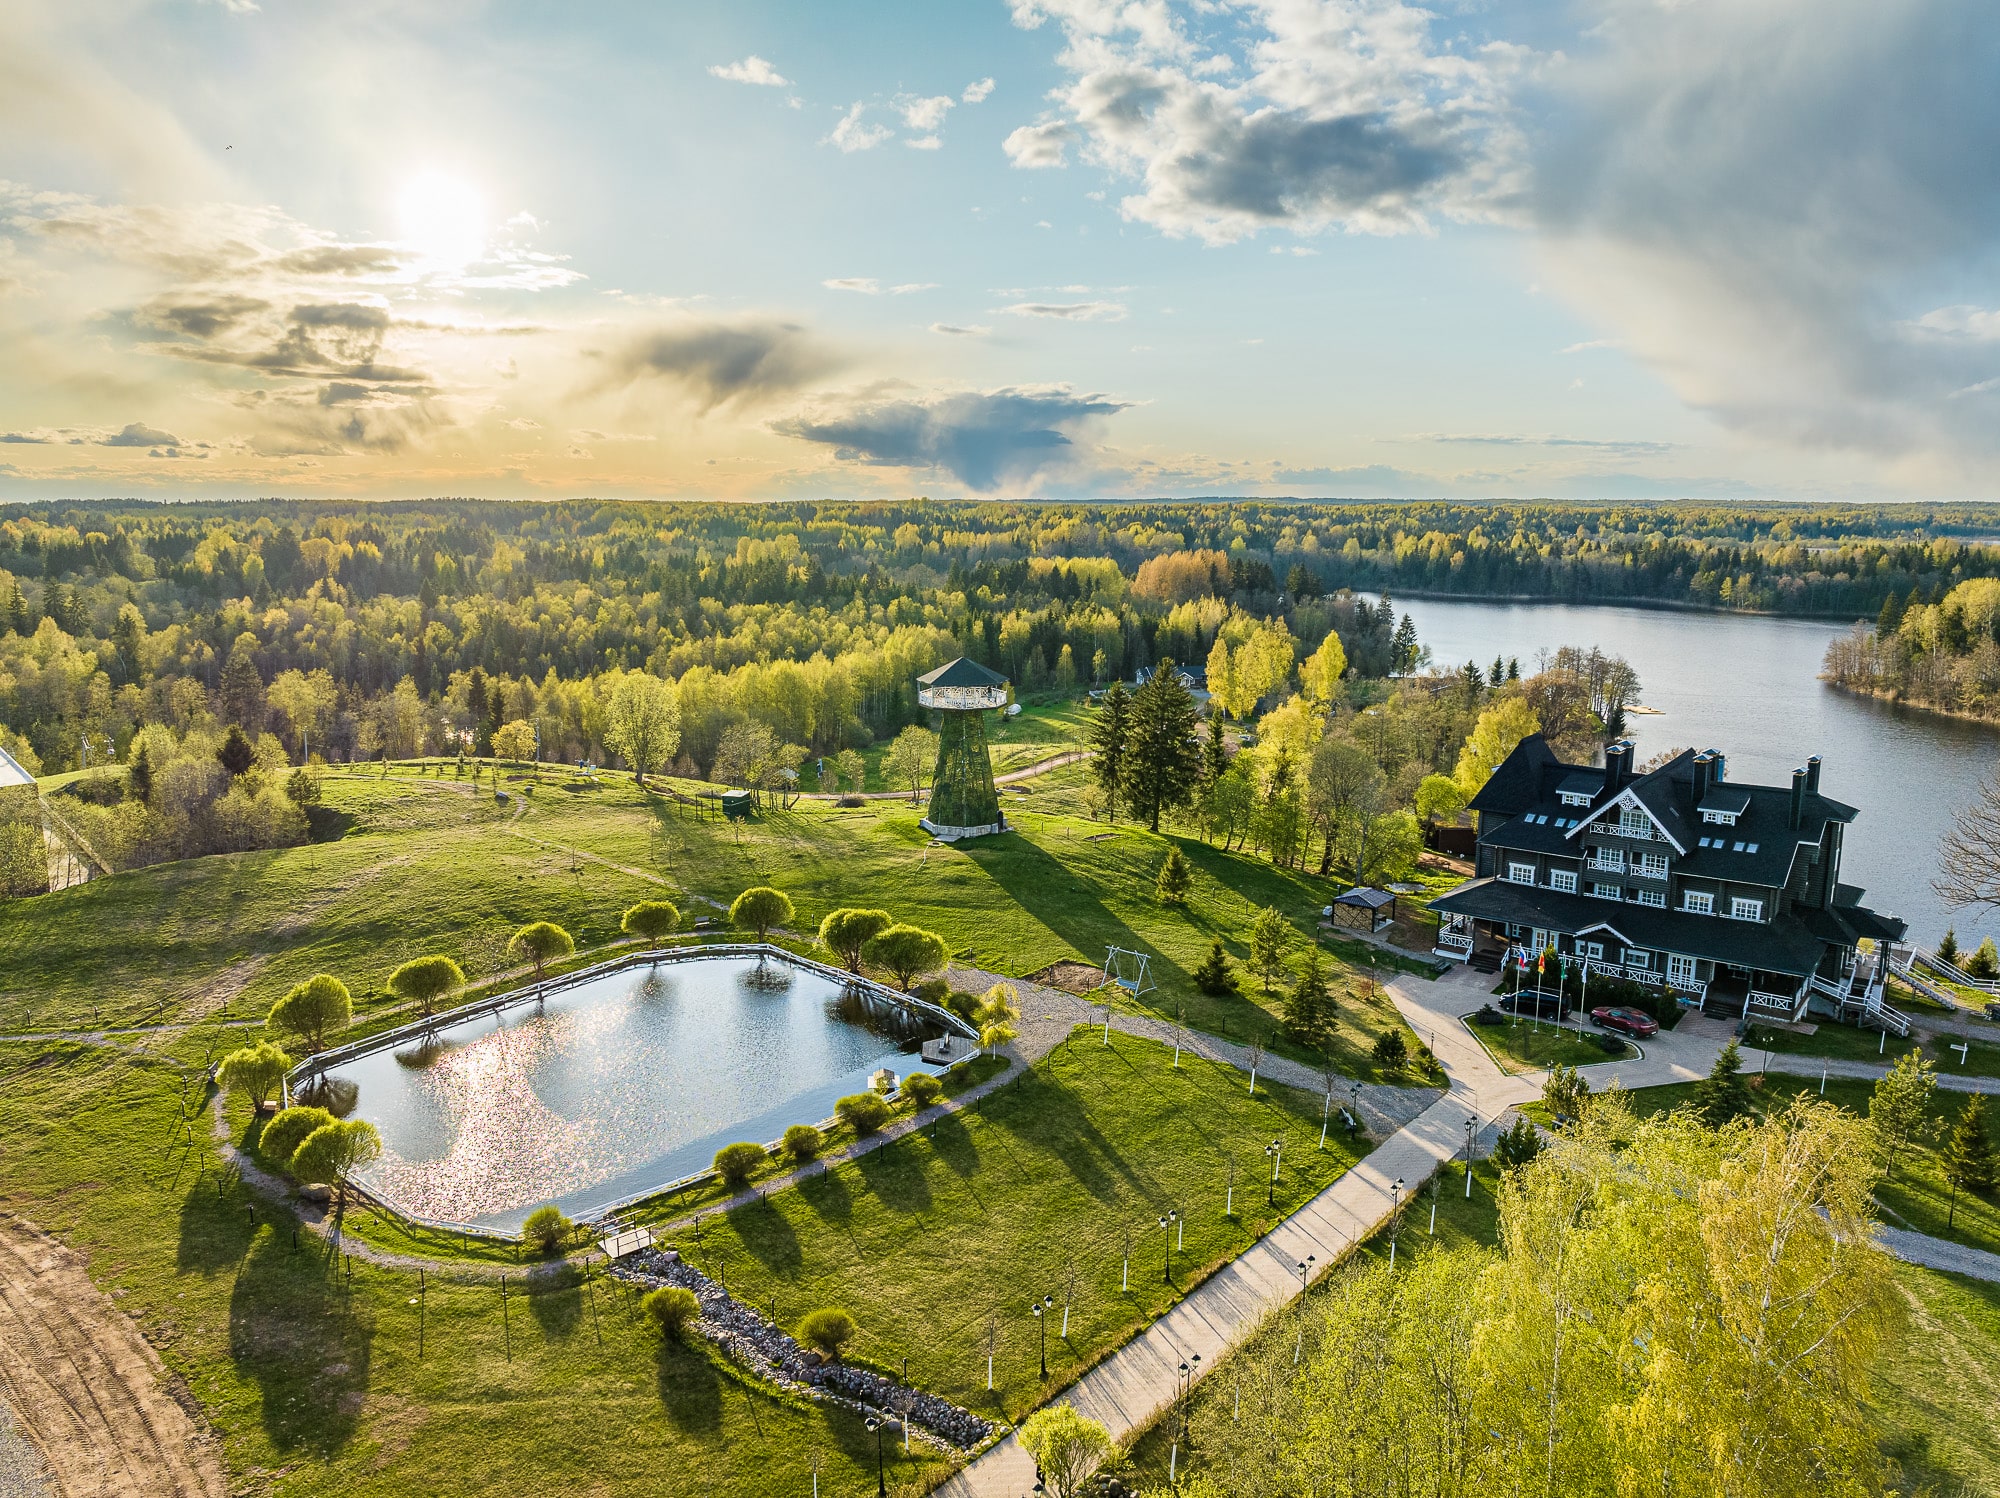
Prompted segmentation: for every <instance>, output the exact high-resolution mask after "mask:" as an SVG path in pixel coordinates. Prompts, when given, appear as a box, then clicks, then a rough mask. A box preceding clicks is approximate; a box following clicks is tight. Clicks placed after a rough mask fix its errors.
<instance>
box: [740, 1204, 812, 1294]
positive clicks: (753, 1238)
mask: <svg viewBox="0 0 2000 1498" xmlns="http://www.w3.org/2000/svg"><path fill="white" fill-rule="evenodd" d="M729 1225H730V1227H732V1228H734V1229H735V1230H736V1236H737V1237H738V1238H739V1239H741V1240H742V1243H743V1247H744V1248H745V1249H746V1250H748V1251H749V1254H750V1256H751V1257H752V1258H754V1259H755V1260H757V1262H758V1263H760V1264H762V1265H763V1266H764V1267H765V1268H766V1269H768V1270H770V1271H771V1273H772V1274H774V1275H782V1276H784V1277H785V1278H787V1279H791V1278H795V1277H796V1276H797V1275H798V1272H799V1270H800V1268H801V1267H803V1265H804V1264H805V1253H804V1251H803V1250H802V1249H801V1248H800V1247H799V1235H798V1232H797V1230H796V1229H795V1228H793V1226H792V1224H791V1221H790V1219H789V1218H787V1217H786V1216H785V1214H784V1213H782V1212H780V1211H779V1210H778V1209H777V1208H776V1207H774V1206H772V1205H771V1203H770V1201H769V1199H768V1198H765V1197H759V1198H758V1199H757V1200H756V1201H754V1202H751V1203H749V1204H747V1205H745V1206H741V1207H738V1208H737V1209H736V1210H735V1211H733V1212H731V1213H730V1214H729Z"/></svg>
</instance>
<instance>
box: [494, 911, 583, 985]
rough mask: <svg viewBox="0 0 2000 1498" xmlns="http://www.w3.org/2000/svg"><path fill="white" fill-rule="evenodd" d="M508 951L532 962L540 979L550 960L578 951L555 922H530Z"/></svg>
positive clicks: (509, 946)
mask: <svg viewBox="0 0 2000 1498" xmlns="http://www.w3.org/2000/svg"><path fill="white" fill-rule="evenodd" d="M507 950H508V951H510V952H513V953H515V954H516V955H518V956H521V957H525V958H527V959H528V960H529V961H530V962H532V963H533V964H534V965H535V976H536V977H537V978H539V977H541V976H542V971H543V969H545V968H546V967H547V966H548V965H549V961H550V959H552V958H556V957H567V956H569V954H570V953H572V952H574V951H575V950H576V943H575V941H573V940H572V939H571V938H570V934H569V933H568V932H567V931H565V930H563V928H562V927H560V926H558V925H557V924H556V923H555V922H554V921H530V922H529V923H528V924H527V925H525V926H523V927H522V928H521V929H520V930H519V931H516V932H515V933H514V935H513V937H512V938H511V939H510V940H509V941H508V943H507Z"/></svg>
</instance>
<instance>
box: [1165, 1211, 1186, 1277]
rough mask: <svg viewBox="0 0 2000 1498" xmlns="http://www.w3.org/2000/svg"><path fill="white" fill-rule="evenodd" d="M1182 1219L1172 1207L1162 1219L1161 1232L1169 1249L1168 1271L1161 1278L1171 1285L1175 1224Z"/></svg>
mask: <svg viewBox="0 0 2000 1498" xmlns="http://www.w3.org/2000/svg"><path fill="white" fill-rule="evenodd" d="M1180 1220H1181V1214H1180V1213H1179V1212H1177V1211H1175V1210H1174V1209H1173V1208H1171V1207H1169V1208H1168V1209H1167V1215H1166V1216H1165V1217H1162V1218H1161V1219H1160V1232H1161V1234H1162V1235H1163V1238H1162V1241H1163V1242H1164V1243H1165V1245H1166V1250H1167V1267H1166V1272H1165V1273H1164V1274H1163V1275H1162V1276H1161V1278H1163V1279H1164V1280H1165V1281H1166V1282H1167V1283H1168V1284H1170V1285H1171V1284H1172V1283H1173V1282H1174V1224H1175V1223H1177V1222H1179V1221H1180Z"/></svg>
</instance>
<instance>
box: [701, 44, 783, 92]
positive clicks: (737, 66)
mask: <svg viewBox="0 0 2000 1498" xmlns="http://www.w3.org/2000/svg"><path fill="white" fill-rule="evenodd" d="M708 71H709V72H710V73H711V74H713V75H714V76H715V77H717V78H720V79H722V80H723V81H724V82H726V83H754V84H758V85H761V86H762V87H764V88H790V87H791V86H792V80H791V79H789V78H786V77H784V76H783V75H781V74H780V73H779V72H778V70H777V69H776V68H774V67H772V66H771V65H770V64H769V63H768V62H766V61H765V60H764V59H763V58H761V57H759V56H758V55H757V54H756V53H754V52H753V53H751V54H750V55H749V56H748V57H746V58H744V59H743V60H742V61H741V62H720V63H717V64H715V65H714V66H713V67H711V68H710V69H709V70H708Z"/></svg>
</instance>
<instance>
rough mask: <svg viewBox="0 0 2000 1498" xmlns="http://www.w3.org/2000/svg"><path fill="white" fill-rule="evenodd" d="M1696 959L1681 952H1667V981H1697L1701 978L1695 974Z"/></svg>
mask: <svg viewBox="0 0 2000 1498" xmlns="http://www.w3.org/2000/svg"><path fill="white" fill-rule="evenodd" d="M1694 973H1695V959H1694V958H1692V957H1688V956H1686V955H1684V954H1682V953H1680V952H1669V953H1667V981H1668V982H1669V983H1675V982H1680V983H1695V982H1699V981H1700V980H1699V979H1697V978H1696V977H1695V975H1694Z"/></svg>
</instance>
